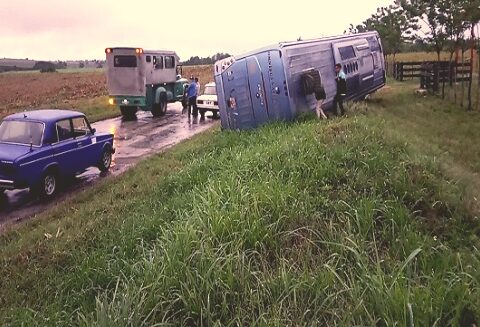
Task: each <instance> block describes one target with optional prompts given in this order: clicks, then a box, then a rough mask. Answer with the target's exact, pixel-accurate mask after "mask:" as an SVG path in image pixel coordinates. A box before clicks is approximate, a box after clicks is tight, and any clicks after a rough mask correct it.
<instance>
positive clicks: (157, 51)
mask: <svg viewBox="0 0 480 327" xmlns="http://www.w3.org/2000/svg"><path fill="white" fill-rule="evenodd" d="M109 49H112V50H132V51H135V50H136V49H142V50H143V53H144V54H163V55H174V56H177V57H178V55H177V53H176V52H175V51H172V50H145V49H143V48H138V47H137V48H133V47H114V48H109Z"/></svg>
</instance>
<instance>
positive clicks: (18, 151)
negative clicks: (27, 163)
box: [0, 143, 30, 162]
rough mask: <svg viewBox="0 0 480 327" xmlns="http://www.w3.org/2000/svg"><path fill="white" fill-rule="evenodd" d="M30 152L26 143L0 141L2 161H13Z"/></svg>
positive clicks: (0, 158) (0, 159)
mask: <svg viewBox="0 0 480 327" xmlns="http://www.w3.org/2000/svg"><path fill="white" fill-rule="evenodd" d="M29 152H30V147H29V146H26V145H18V144H7V143H0V161H7V162H13V161H15V159H18V158H20V157H21V156H23V155H25V154H27V153H29Z"/></svg>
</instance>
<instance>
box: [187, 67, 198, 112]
mask: <svg viewBox="0 0 480 327" xmlns="http://www.w3.org/2000/svg"><path fill="white" fill-rule="evenodd" d="M187 96H188V117H190V115H192V116H193V117H197V116H198V108H197V83H195V78H194V77H193V76H192V77H191V78H190V84H189V85H188V89H187Z"/></svg>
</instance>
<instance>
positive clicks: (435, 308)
mask: <svg viewBox="0 0 480 327" xmlns="http://www.w3.org/2000/svg"><path fill="white" fill-rule="evenodd" d="M390 96H391V99H390V100H389V101H395V97H396V98H397V100H398V102H401V101H400V99H405V98H404V97H405V94H403V93H401V92H400V93H399V94H396V95H395V94H393V95H392V94H390ZM425 101H427V102H428V101H429V100H428V99H427V100H425ZM383 104H384V102H383V100H382V97H381V96H380V98H377V99H376V100H375V101H374V102H373V103H371V104H370V105H369V106H368V107H364V108H363V109H364V110H367V109H368V113H367V114H366V115H362V114H358V115H354V116H353V117H351V118H347V119H336V120H331V121H328V122H324V121H321V122H318V121H316V120H309V119H306V120H305V121H302V122H297V123H294V124H290V125H287V124H273V125H269V126H266V127H264V128H261V129H259V130H256V131H247V132H220V131H213V132H208V133H206V134H204V135H202V136H200V137H199V138H197V139H195V140H192V141H188V142H186V143H184V144H181V145H180V146H178V147H176V148H175V149H174V150H173V151H171V152H168V153H165V154H162V155H158V156H156V157H154V158H152V159H149V160H147V161H145V162H143V163H141V164H140V165H139V166H137V167H136V169H135V170H132V171H129V172H128V173H127V174H126V175H125V176H123V177H122V178H120V179H112V180H109V181H106V182H105V183H102V184H101V185H98V186H96V187H94V188H93V190H92V191H88V192H85V193H83V194H81V195H80V196H79V197H78V198H77V199H75V200H73V201H71V202H69V203H67V204H66V205H64V206H59V207H58V208H56V209H55V210H53V211H52V212H50V213H49V214H48V215H45V216H44V217H42V218H40V219H38V220H35V221H32V222H31V223H29V224H27V225H25V226H23V227H20V228H19V229H18V230H16V231H13V232H10V233H8V234H6V235H4V236H2V237H1V238H0V244H1V245H2V247H1V249H0V258H1V262H2V265H1V266H0V272H1V274H2V279H0V305H1V309H0V310H1V311H0V317H1V320H2V321H3V323H4V324H5V325H20V324H25V325H42V326H44V325H85V326H141V325H146V326H152V325H204V326H220V325H222V326H223V325H227V326H231V325H235V326H236V325H257V326H276V325H278V326H280V325H281V326H283V325H309V326H310V325H320V326H324V325H344V326H352V325H362V326H363V325H368V326H393V325H397V326H414V325H415V326H427V325H430V326H432V325H435V326H445V325H455V324H460V323H464V322H466V323H474V322H476V321H477V320H476V319H477V318H476V317H478V315H479V313H480V312H479V308H480V289H479V279H480V269H479V268H480V253H479V251H478V248H479V245H480V244H479V239H478V236H477V235H478V234H477V231H478V221H477V220H476V219H475V217H474V213H472V212H471V211H470V209H469V208H467V207H465V206H464V202H463V199H462V189H461V185H459V184H455V183H452V181H451V180H449V179H448V178H446V177H445V175H444V173H443V172H442V170H441V168H440V167H439V166H438V164H437V163H435V162H433V160H430V159H429V158H428V157H425V156H420V155H417V154H418V152H417V150H416V149H413V148H410V147H409V146H407V145H406V144H405V142H404V140H403V139H402V138H401V137H396V136H395V135H392V134H391V133H387V132H386V129H387V128H388V127H389V123H388V122H387V121H385V120H384V118H382V117H381V116H379V115H378V114H377V113H378V112H379V111H381V110H382V109H381V107H382V105H383ZM370 110H374V113H375V114H370V113H369V111H370ZM412 151H413V152H412ZM46 234H48V235H53V236H52V237H45V236H44V235H46Z"/></svg>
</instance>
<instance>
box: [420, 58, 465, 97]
mask: <svg viewBox="0 0 480 327" xmlns="http://www.w3.org/2000/svg"><path fill="white" fill-rule="evenodd" d="M470 65H471V63H470V62H466V63H463V64H462V63H454V62H448V61H433V62H424V63H423V64H422V65H421V68H420V88H422V89H427V90H430V91H433V92H438V91H439V90H440V86H441V85H442V84H448V85H449V86H452V85H453V84H454V83H458V82H466V81H469V80H470V78H471V77H470Z"/></svg>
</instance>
